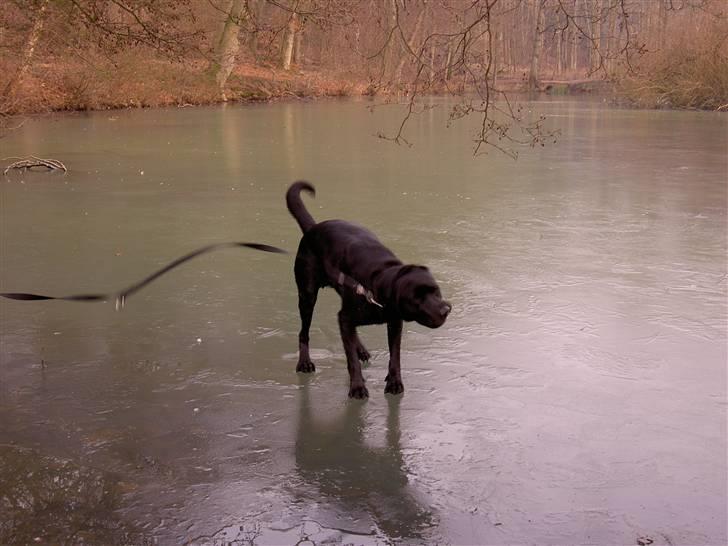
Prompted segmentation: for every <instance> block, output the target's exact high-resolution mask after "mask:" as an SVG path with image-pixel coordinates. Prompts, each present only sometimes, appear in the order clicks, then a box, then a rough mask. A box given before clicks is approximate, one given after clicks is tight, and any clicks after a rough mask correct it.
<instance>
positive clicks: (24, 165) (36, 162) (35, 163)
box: [3, 155, 68, 175]
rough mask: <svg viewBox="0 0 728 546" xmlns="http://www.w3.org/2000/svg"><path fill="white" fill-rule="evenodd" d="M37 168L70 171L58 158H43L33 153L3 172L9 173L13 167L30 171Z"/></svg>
mask: <svg viewBox="0 0 728 546" xmlns="http://www.w3.org/2000/svg"><path fill="white" fill-rule="evenodd" d="M11 159H15V158H11ZM35 168H41V169H46V170H48V171H63V172H64V173H66V172H68V169H67V168H66V166H65V165H64V164H63V163H61V162H60V161H58V160H57V159H42V158H40V157H35V156H34V155H31V156H30V157H27V158H25V159H19V160H18V161H15V162H14V163H11V164H10V165H8V166H7V167H6V168H5V170H4V171H3V174H4V175H7V174H8V172H9V171H10V170H13V169H15V170H19V171H30V170H33V169H35Z"/></svg>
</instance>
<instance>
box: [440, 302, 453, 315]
mask: <svg viewBox="0 0 728 546" xmlns="http://www.w3.org/2000/svg"><path fill="white" fill-rule="evenodd" d="M450 311H452V305H450V304H449V303H447V302H443V304H442V307H440V316H442V318H445V317H446V316H448V315H449V314H450Z"/></svg>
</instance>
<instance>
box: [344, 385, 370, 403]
mask: <svg viewBox="0 0 728 546" xmlns="http://www.w3.org/2000/svg"><path fill="white" fill-rule="evenodd" d="M349 398H357V399H359V400H363V399H365V398H369V390H367V388H366V385H352V386H351V387H350V388H349Z"/></svg>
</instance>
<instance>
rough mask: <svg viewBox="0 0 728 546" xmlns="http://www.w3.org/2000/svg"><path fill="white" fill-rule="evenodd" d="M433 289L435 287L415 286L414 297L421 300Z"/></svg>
mask: <svg viewBox="0 0 728 546" xmlns="http://www.w3.org/2000/svg"><path fill="white" fill-rule="evenodd" d="M434 291H435V289H434V288H433V287H432V286H418V287H417V288H415V298H417V299H418V300H423V299H425V298H426V297H427V296H428V295H430V294H432V293H433V292H434Z"/></svg>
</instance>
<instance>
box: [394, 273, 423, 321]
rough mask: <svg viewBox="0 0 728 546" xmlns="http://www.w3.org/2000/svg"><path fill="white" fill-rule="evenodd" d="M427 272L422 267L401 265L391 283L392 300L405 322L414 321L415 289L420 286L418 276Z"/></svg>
mask: <svg viewBox="0 0 728 546" xmlns="http://www.w3.org/2000/svg"><path fill="white" fill-rule="evenodd" d="M428 271H429V270H428V269H427V268H426V267H425V266H423V265H413V264H410V265H403V266H402V267H400V268H399V270H398V271H397V275H396V277H395V278H394V282H393V283H392V296H393V297H392V299H393V300H394V302H395V305H396V306H397V308H398V309H399V311H400V313H401V314H402V318H403V319H405V320H414V313H416V312H417V307H416V305H415V298H414V295H415V288H416V287H417V286H418V285H419V284H420V282H419V279H418V277H419V276H420V275H419V274H422V273H425V272H428Z"/></svg>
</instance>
